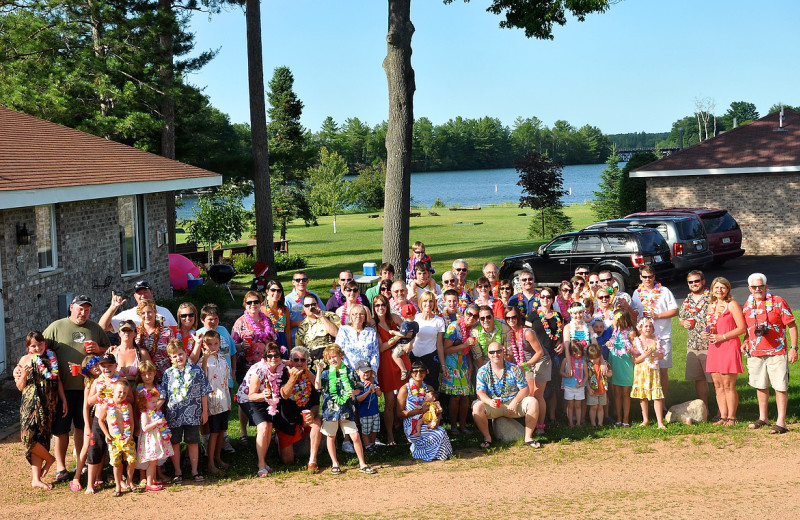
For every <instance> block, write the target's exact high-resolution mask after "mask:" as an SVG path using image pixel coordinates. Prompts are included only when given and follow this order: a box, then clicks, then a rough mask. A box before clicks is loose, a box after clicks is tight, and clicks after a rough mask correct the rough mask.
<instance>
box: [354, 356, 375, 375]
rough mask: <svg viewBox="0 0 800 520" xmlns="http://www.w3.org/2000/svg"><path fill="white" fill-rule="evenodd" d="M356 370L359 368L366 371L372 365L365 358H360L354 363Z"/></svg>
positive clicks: (369, 369) (370, 368)
mask: <svg viewBox="0 0 800 520" xmlns="http://www.w3.org/2000/svg"><path fill="white" fill-rule="evenodd" d="M356 370H361V371H363V372H368V371H371V370H372V365H370V364H369V361H367V360H366V359H362V360H361V361H359V362H358V363H356Z"/></svg>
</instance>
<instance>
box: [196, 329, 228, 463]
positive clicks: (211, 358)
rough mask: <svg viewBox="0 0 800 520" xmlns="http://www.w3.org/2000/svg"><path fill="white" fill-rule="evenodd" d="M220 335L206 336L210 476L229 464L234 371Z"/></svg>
mask: <svg viewBox="0 0 800 520" xmlns="http://www.w3.org/2000/svg"><path fill="white" fill-rule="evenodd" d="M220 339H221V338H220V334H219V333H218V332H217V331H215V330H209V331H206V333H205V334H204V335H203V339H202V340H201V341H202V342H203V346H204V348H205V350H204V352H203V371H204V372H205V374H206V377H207V378H208V381H209V383H210V384H211V390H212V392H211V394H209V396H208V413H209V416H208V431H209V439H208V452H207V453H208V472H209V473H219V468H222V469H225V468H227V467H228V464H227V463H226V462H225V461H223V460H222V457H221V455H222V434H223V432H225V431H227V430H228V416H229V415H230V413H231V393H230V390H228V381H230V377H231V369H230V367H229V366H228V363H227V362H226V361H225V357H224V356H223V355H222V354H221V353H220Z"/></svg>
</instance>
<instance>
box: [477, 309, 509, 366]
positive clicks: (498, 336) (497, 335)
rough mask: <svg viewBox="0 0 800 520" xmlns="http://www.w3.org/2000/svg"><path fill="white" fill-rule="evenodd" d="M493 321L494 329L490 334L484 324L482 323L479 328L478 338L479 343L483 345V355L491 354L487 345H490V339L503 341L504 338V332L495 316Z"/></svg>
mask: <svg viewBox="0 0 800 520" xmlns="http://www.w3.org/2000/svg"><path fill="white" fill-rule="evenodd" d="M493 321H494V330H493V331H492V332H490V333H489V335H488V336H487V332H486V331H485V330H484V329H483V325H480V326H479V327H478V328H477V331H478V337H477V338H476V339H477V340H478V345H479V346H480V347H481V352H483V355H484V356H486V357H488V356H489V352H488V349H487V347H488V346H489V343H490V340H494V341H496V342H498V343H500V342H502V340H503V333H502V331H501V330H500V327H499V326H498V325H497V319H496V318H495V319H494V320H493Z"/></svg>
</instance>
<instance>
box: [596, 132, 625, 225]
mask: <svg viewBox="0 0 800 520" xmlns="http://www.w3.org/2000/svg"><path fill="white" fill-rule="evenodd" d="M620 161H621V159H620V157H619V155H618V154H617V147H616V146H612V147H611V155H609V156H608V159H607V160H606V164H607V165H608V167H607V168H606V169H605V170H603V173H602V174H601V175H600V183H599V184H598V185H597V187H598V188H599V191H595V192H593V193H594V200H593V201H592V213H594V216H595V218H596V219H597V220H609V219H614V218H619V217H621V216H623V215H622V212H621V210H620V202H619V183H620V180H621V179H622V170H620V169H619V166H618V163H619V162H620Z"/></svg>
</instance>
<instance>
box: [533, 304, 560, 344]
mask: <svg viewBox="0 0 800 520" xmlns="http://www.w3.org/2000/svg"><path fill="white" fill-rule="evenodd" d="M536 314H538V315H539V319H540V320H542V327H544V331H545V332H546V333H547V335H548V336H549V337H550V339H552V340H553V341H558V339H559V338H560V337H561V329H562V327H563V325H564V322H563V321H561V316H560V315H559V314H558V313H557V312H553V317H554V318H555V319H556V330H555V332H554V331H553V330H552V329H551V328H550V321H549V320H548V319H547V318H545V316H544V309H542V307H541V306H540V307H537V308H536Z"/></svg>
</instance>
